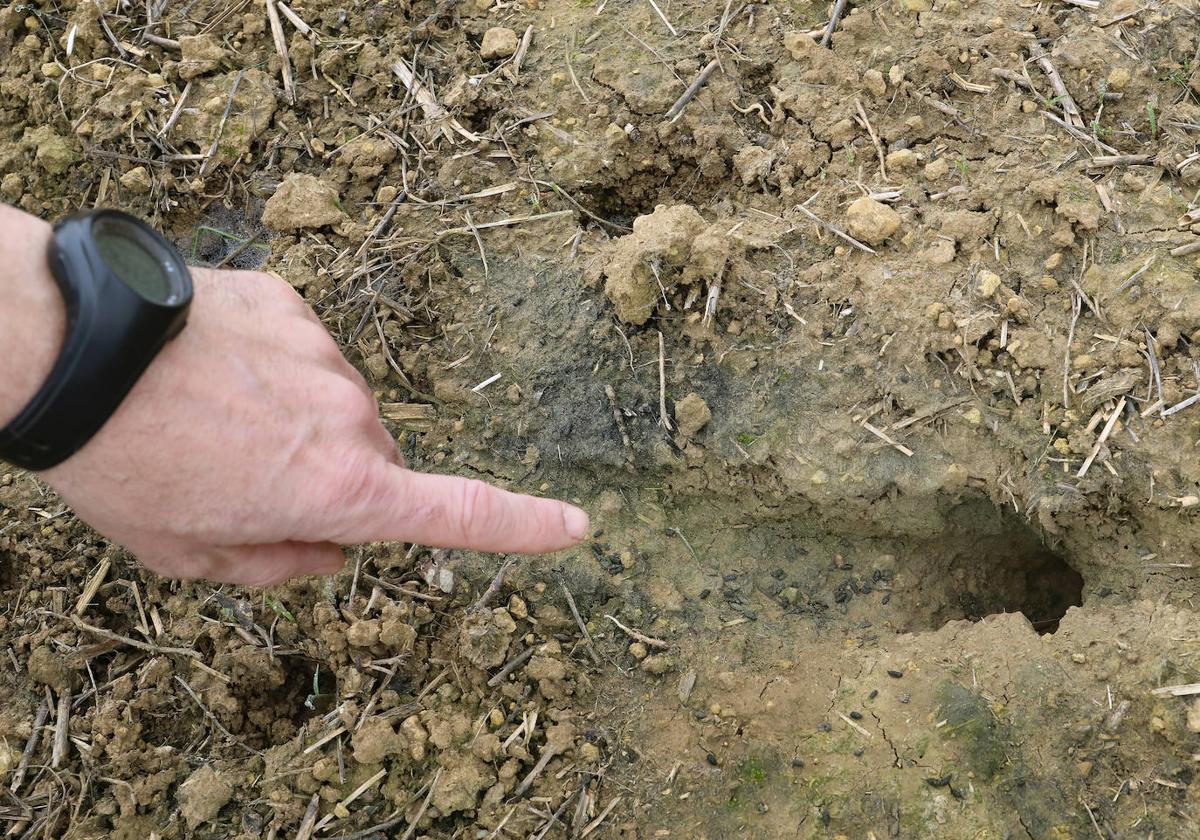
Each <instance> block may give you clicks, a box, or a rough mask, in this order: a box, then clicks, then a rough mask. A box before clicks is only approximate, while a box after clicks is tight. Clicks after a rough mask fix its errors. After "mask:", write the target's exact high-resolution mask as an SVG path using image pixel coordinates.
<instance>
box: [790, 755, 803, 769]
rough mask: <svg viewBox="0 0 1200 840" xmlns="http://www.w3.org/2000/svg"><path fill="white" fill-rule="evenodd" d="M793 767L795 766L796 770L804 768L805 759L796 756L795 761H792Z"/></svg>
mask: <svg viewBox="0 0 1200 840" xmlns="http://www.w3.org/2000/svg"><path fill="white" fill-rule="evenodd" d="M792 766H793V767H796V768H800V767H803V766H804V759H803V758H800V757H799V756H796V757H795V758H793V759H792Z"/></svg>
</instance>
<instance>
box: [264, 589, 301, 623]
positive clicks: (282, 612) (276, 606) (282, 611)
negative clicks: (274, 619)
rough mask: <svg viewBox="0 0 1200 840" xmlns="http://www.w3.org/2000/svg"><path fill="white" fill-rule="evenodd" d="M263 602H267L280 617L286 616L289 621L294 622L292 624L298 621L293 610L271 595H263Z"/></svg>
mask: <svg viewBox="0 0 1200 840" xmlns="http://www.w3.org/2000/svg"><path fill="white" fill-rule="evenodd" d="M263 603H265V604H266V605H267V606H268V607H270V608H271V611H272V612H273V613H275V614H276V615H277V616H279V617H280V618H285V619H287V620H288V621H290V622H292V624H295V623H296V616H294V615H292V613H291V610H289V609H288V608H287V607H285V606H284V605H283V604H281V603H279V602H278V601H276V600H275V599H274V598H272V597H271V596H270V595H263Z"/></svg>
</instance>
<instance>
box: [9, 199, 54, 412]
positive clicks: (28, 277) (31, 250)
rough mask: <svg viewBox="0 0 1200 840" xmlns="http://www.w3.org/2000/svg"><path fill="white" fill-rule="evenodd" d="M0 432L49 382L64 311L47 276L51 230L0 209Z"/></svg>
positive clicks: (11, 210) (13, 211)
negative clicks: (1, 366)
mask: <svg viewBox="0 0 1200 840" xmlns="http://www.w3.org/2000/svg"><path fill="white" fill-rule="evenodd" d="M0 233H2V235H0V358H3V359H7V360H10V361H8V362H7V363H6V364H5V366H4V369H3V371H0V428H2V427H4V426H6V425H7V424H8V423H9V421H11V420H12V419H13V418H14V417H16V416H17V414H19V413H20V412H21V410H22V409H23V408H24V407H25V406H26V405H28V404H29V402H30V401H31V400H32V399H33V397H34V395H35V394H37V392H38V390H39V389H40V388H41V387H42V385H43V384H44V383H45V382H46V380H47V378H49V376H50V371H51V369H52V368H53V367H54V363H55V361H56V360H57V359H58V354H59V352H60V350H61V349H62V345H63V337H64V335H65V333H66V320H67V315H66V305H65V304H64V302H63V298H62V294H61V293H60V292H59V289H58V285H57V284H56V283H55V282H54V276H53V275H52V274H51V273H50V265H49V262H48V260H47V249H48V248H49V245H50V239H51V236H52V233H51V228H50V225H48V224H47V223H45V222H43V221H42V220H41V219H38V218H37V217H35V216H31V215H28V214H26V213H23V212H21V211H20V210H16V209H14V208H12V207H8V206H6V205H3V204H0Z"/></svg>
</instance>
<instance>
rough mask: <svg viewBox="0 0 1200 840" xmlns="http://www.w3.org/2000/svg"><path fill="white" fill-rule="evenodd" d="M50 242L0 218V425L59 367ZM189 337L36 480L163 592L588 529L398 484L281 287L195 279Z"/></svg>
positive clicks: (525, 544)
mask: <svg viewBox="0 0 1200 840" xmlns="http://www.w3.org/2000/svg"><path fill="white" fill-rule="evenodd" d="M50 236H51V230H50V226H49V225H48V224H47V223H45V222H43V221H42V220H40V219H38V218H36V217H34V216H31V215H28V214H26V213H23V212H21V211H19V210H16V209H13V208H11V207H8V206H5V205H0V255H2V256H3V260H2V261H0V359H2V360H4V362H3V367H2V368H0V426H3V425H5V424H7V423H8V421H9V420H11V419H12V418H13V417H14V416H16V414H17V413H18V412H19V411H20V410H21V409H22V408H23V407H24V406H25V405H26V404H27V403H28V402H29V400H30V399H31V398H32V397H33V395H34V394H35V393H36V392H37V390H38V389H39V388H40V387H41V385H42V383H43V382H44V381H45V379H46V377H47V375H48V373H49V372H50V369H51V368H52V367H53V365H54V362H55V360H56V359H57V357H58V353H59V349H60V348H61V346H62V342H63V335H64V330H65V317H66V316H65V308H64V305H63V301H62V297H61V294H60V293H59V291H58V288H57V286H56V285H55V284H54V280H53V278H52V276H51V275H50V271H49V269H48V267H47V263H46V256H45V255H46V248H47V246H48V243H49V241H50ZM193 279H194V282H195V300H194V302H193V304H192V309H191V313H190V315H189V317H188V325H187V327H186V328H185V329H184V331H183V332H182V333H181V334H180V336H179V337H178V338H176V339H175V340H174V341H172V342H171V343H170V344H168V345H167V347H166V348H165V349H164V350H163V351H162V352H161V353H160V354H159V356H158V357H157V358H156V359H155V361H154V362H153V363H152V364H151V366H150V368H149V369H148V370H147V371H146V373H145V374H144V375H143V376H142V378H141V379H140V380H139V381H138V383H137V385H135V386H134V388H133V391H132V392H131V393H130V394H129V396H128V397H127V398H126V399H125V401H124V402H123V403H122V404H121V406H120V408H118V409H117V412H116V413H115V414H114V415H113V416H112V418H111V419H110V420H109V421H108V422H107V423H106V424H105V425H104V427H103V428H102V429H101V430H100V432H99V433H98V434H97V435H96V436H95V437H94V438H92V440H91V441H90V442H89V443H88V444H87V445H86V446H85V447H84V448H83V449H82V450H80V451H79V452H78V453H77V454H75V455H74V456H72V457H71V458H69V459H67V460H66V461H65V462H63V463H62V464H59V465H58V466H56V467H54V468H52V469H49V470H47V471H45V472H44V473H41V474H40V477H41V478H42V479H43V480H44V481H45V482H46V483H47V484H49V485H50V486H51V487H53V488H54V489H55V490H56V491H57V492H58V493H59V494H60V495H61V496H62V497H63V499H64V500H65V501H66V502H67V503H68V504H69V505H70V506H71V507H72V509H73V510H74V511H75V513H76V514H77V515H78V516H79V518H80V519H82V520H84V521H85V522H87V523H88V524H90V525H91V526H92V527H94V528H95V529H96V530H97V531H99V532H100V533H102V534H104V535H105V536H106V537H108V538H109V539H110V540H112V541H113V542H116V543H119V544H120V545H122V546H124V547H125V548H127V549H128V550H129V551H130V552H131V553H133V554H134V555H135V556H137V558H138V559H139V560H141V562H142V563H144V564H145V565H146V566H147V567H149V568H151V569H153V570H154V571H156V572H158V573H159V574H162V575H164V576H167V577H172V578H184V579H193V578H203V579H207V580H211V581H221V582H228V583H239V584H247V585H252V586H269V585H274V584H278V583H281V582H283V581H285V580H288V579H289V578H293V577H300V576H306V575H329V574H333V573H335V572H337V571H338V570H339V569H340V568H341V567H342V565H343V563H344V562H345V557H344V555H343V552H342V548H341V546H343V545H348V544H355V543H365V542H375V541H396V542H411V543H418V544H421V545H427V546H439V547H444V548H465V549H473V550H477V551H503V552H520V553H531V554H532V553H544V552H551V551H557V550H559V549H563V548H567V547H569V546H571V545H573V544H575V543H576V542H578V541H579V540H580V539H582V538H583V537H584V535H585V534H586V533H587V530H588V517H587V514H585V513H584V512H583V511H581V510H579V509H578V508H576V507H574V506H572V505H568V504H566V503H564V502H559V501H555V500H552V499H540V498H534V497H531V496H523V495H518V494H515V493H509V492H507V491H504V490H500V489H498V488H495V487H492V486H490V485H488V484H484V483H482V482H479V481H474V480H469V479H463V478H457V477H452V476H443V475H428V474H423V473H418V472H414V471H412V470H409V469H407V468H405V466H404V462H403V460H402V459H401V457H400V456H399V454H398V452H397V450H396V444H395V442H394V441H393V439H392V437H391V435H390V434H388V432H387V431H386V429H384V427H383V425H382V423H380V421H379V417H378V412H377V406H376V403H375V399H374V397H373V395H372V393H371V391H370V389H369V388H368V386H367V383H366V382H365V381H364V380H363V378H362V377H361V376H360V375H359V374H358V372H357V371H356V370H355V369H354V368H353V367H352V366H351V365H350V364H349V363H348V362H347V361H346V360H345V359H344V358H343V357H342V355H341V353H340V351H339V350H338V347H337V345H336V344H335V343H334V341H333V339H332V338H331V337H330V336H329V334H328V333H327V332H326V330H325V328H324V327H323V326H322V325H321V323H320V321H319V320H318V319H317V317H316V315H315V314H314V313H313V311H312V310H311V309H310V308H309V307H308V306H307V304H305V302H304V301H303V300H302V299H301V298H300V297H299V296H298V295H297V294H296V292H295V291H294V290H293V289H292V288H291V287H290V286H289V285H288V284H287V283H285V282H283V281H282V280H280V279H279V278H277V277H274V276H272V275H269V274H263V273H257V272H237V271H212V270H208V269H199V268H198V269H195V270H194V271H193Z"/></svg>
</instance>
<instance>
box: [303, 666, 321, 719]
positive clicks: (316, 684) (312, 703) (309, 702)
mask: <svg viewBox="0 0 1200 840" xmlns="http://www.w3.org/2000/svg"><path fill="white" fill-rule="evenodd" d="M320 682H321V665H320V663H318V664H317V667H316V668H314V669H313V686H312V694H310V695H308V696H307V697H305V698H304V706H305V708H307V709H310V710H313V711H316V708H317V700H319V699H320V698H321V686H320Z"/></svg>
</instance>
